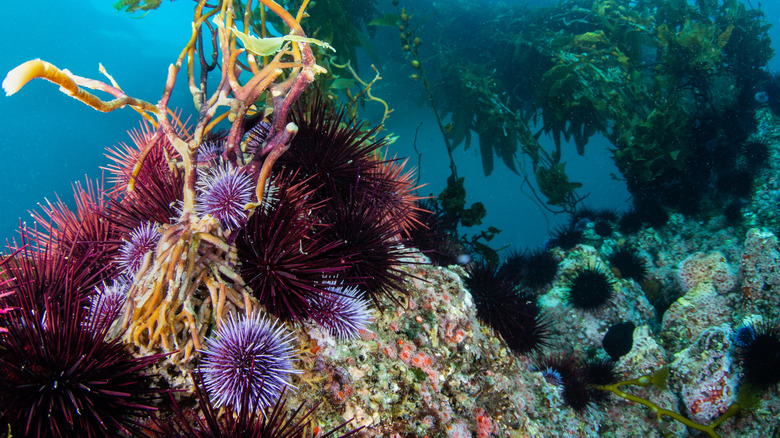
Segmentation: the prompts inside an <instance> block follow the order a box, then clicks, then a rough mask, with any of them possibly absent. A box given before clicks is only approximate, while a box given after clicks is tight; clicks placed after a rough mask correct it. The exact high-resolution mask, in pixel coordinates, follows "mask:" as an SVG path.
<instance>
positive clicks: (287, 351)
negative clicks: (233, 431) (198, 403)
mask: <svg viewBox="0 0 780 438" xmlns="http://www.w3.org/2000/svg"><path fill="white" fill-rule="evenodd" d="M292 339H293V336H292V335H291V334H290V333H288V332H287V331H286V330H285V329H284V326H283V325H281V324H279V325H277V323H276V322H271V321H269V320H268V319H266V318H264V317H263V316H261V315H260V314H259V313H258V312H255V313H254V314H253V315H252V316H250V317H244V316H241V317H238V318H236V317H234V316H232V315H231V317H230V318H229V319H227V320H224V321H223V322H222V326H221V327H220V328H219V329H218V330H217V333H216V336H215V337H213V338H211V339H209V340H208V341H206V342H207V343H206V350H205V351H203V363H202V364H201V367H202V368H201V370H202V373H203V382H204V384H205V386H206V390H207V391H208V393H209V397H210V398H211V399H212V400H214V404H215V405H217V406H230V407H231V408H232V409H234V410H236V411H238V410H240V409H241V404H242V403H241V400H242V398H243V399H246V397H247V391H249V394H248V396H249V401H250V405H252V406H255V405H257V406H259V407H260V408H261V409H265V408H267V407H268V406H271V405H272V404H273V403H275V402H276V400H277V399H279V396H280V395H281V393H282V391H283V390H284V389H285V388H287V387H291V386H292V384H291V383H290V376H291V375H292V374H295V373H297V372H298V371H297V370H296V369H295V368H293V360H294V357H293V346H292V345H291V343H292Z"/></svg>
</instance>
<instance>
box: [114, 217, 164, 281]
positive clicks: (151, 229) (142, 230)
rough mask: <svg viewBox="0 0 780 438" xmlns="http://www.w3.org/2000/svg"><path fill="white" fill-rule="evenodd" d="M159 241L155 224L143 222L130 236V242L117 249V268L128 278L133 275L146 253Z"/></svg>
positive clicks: (158, 233) (125, 242) (127, 241)
mask: <svg viewBox="0 0 780 438" xmlns="http://www.w3.org/2000/svg"><path fill="white" fill-rule="evenodd" d="M159 240H160V232H159V231H158V230H157V225H156V224H153V223H151V222H145V223H143V224H141V225H140V226H139V227H137V228H135V229H134V230H133V232H132V233H131V234H130V240H126V241H124V242H123V243H122V246H120V247H119V257H118V260H117V263H118V264H119V267H120V268H121V269H122V270H123V271H124V273H125V274H127V275H128V276H131V277H132V276H133V275H135V273H136V272H137V271H138V269H139V268H140V267H141V263H142V262H143V260H144V256H145V255H146V253H148V252H149V251H153V250H154V248H155V247H156V246H157V242H158V241H159Z"/></svg>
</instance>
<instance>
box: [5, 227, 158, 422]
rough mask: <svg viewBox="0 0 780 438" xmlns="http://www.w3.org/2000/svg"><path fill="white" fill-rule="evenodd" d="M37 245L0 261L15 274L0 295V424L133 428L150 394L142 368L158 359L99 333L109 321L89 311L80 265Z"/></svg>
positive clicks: (144, 411)
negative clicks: (6, 304)
mask: <svg viewBox="0 0 780 438" xmlns="http://www.w3.org/2000/svg"><path fill="white" fill-rule="evenodd" d="M23 237H26V232H25V231H23ZM39 243H40V242H38V244H39ZM36 246H38V247H40V245H36ZM40 250H41V251H44V252H42V253H39V254H33V253H32V252H31V251H30V250H28V249H25V250H24V251H22V252H21V253H20V254H19V255H18V256H15V257H14V258H13V259H12V260H11V261H10V262H9V263H8V264H7V265H6V266H4V267H3V272H2V276H9V277H11V276H13V277H15V280H13V281H11V282H6V283H4V284H3V285H2V288H0V294H3V293H6V292H13V295H12V298H13V300H12V301H13V303H14V307H15V309H14V311H13V312H9V313H7V314H4V315H1V316H0V319H2V323H1V324H0V325H2V326H5V327H6V328H7V330H8V332H7V333H6V334H5V335H4V336H2V337H0V423H2V424H4V425H8V426H7V427H8V428H9V431H10V434H12V435H13V436H38V437H71V436H72V437H75V436H78V437H102V436H108V435H110V434H115V433H117V432H120V433H121V432H123V433H126V434H132V433H137V432H139V431H140V426H139V422H140V421H141V420H142V419H143V418H144V417H146V416H147V414H148V412H149V411H151V410H153V409H154V408H152V407H151V406H150V401H151V398H152V397H153V395H154V393H155V392H156V391H155V390H152V389H149V386H148V382H147V377H146V376H145V375H144V373H143V371H144V370H145V369H146V368H147V367H148V366H149V365H151V364H152V363H154V362H156V361H157V360H158V359H159V358H160V357H159V356H157V355H153V356H147V357H143V358H135V357H133V356H131V355H130V353H128V352H127V351H126V350H125V345H124V344H123V343H122V342H121V341H120V340H119V339H106V336H107V333H108V329H109V325H110V322H111V321H110V320H108V319H106V318H89V317H88V314H87V310H86V308H85V306H84V293H83V292H81V290H83V287H79V286H80V285H83V278H82V277H81V276H80V274H79V273H78V272H77V271H78V268H79V267H78V266H75V265H69V264H67V263H65V260H64V258H63V256H62V255H60V254H58V253H56V252H53V253H49V252H48V251H46V248H41V249H40ZM74 280H75V281H74ZM9 298H11V297H9ZM4 427H5V426H4ZM10 434H9V436H10Z"/></svg>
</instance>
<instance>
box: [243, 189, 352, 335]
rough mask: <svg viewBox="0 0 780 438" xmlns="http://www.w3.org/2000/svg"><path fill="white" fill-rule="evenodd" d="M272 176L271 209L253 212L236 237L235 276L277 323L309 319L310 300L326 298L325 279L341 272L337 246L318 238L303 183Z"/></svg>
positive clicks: (313, 207) (312, 207)
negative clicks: (237, 263) (275, 190)
mask: <svg viewBox="0 0 780 438" xmlns="http://www.w3.org/2000/svg"><path fill="white" fill-rule="evenodd" d="M290 179H291V178H290V177H289V176H286V177H280V178H276V179H275V180H274V181H273V184H274V185H275V186H276V187H278V189H279V190H278V199H276V200H275V201H274V207H275V208H268V209H257V210H256V211H255V213H254V214H253V215H252V217H251V218H250V219H249V221H248V222H247V224H246V226H245V227H244V228H242V229H241V231H240V232H239V233H238V236H237V238H236V250H237V255H238V260H239V261H240V262H241V265H240V267H239V272H240V274H241V277H242V278H243V279H244V281H246V283H247V285H248V286H249V287H250V288H252V291H253V294H254V296H255V298H257V299H258V300H259V301H260V302H261V303H262V304H263V305H264V306H265V308H266V309H267V310H268V311H269V312H270V313H271V314H273V315H275V316H276V317H278V318H280V319H282V320H285V321H287V320H298V319H302V318H303V319H306V318H311V317H312V316H314V314H313V310H312V300H313V299H315V298H316V297H319V296H323V295H324V296H327V295H329V293H330V292H329V291H328V290H327V288H326V283H325V282H326V281H327V280H328V279H332V278H335V277H337V276H339V275H341V274H343V272H344V271H345V270H346V269H347V267H348V266H349V265H348V262H347V261H345V260H344V259H343V257H337V254H335V253H334V248H336V247H338V245H339V242H338V241H336V240H334V239H331V238H329V237H327V236H325V235H324V231H325V230H324V229H325V228H326V227H325V226H323V225H321V224H319V223H318V221H317V218H316V214H315V211H316V209H317V208H318V207H319V205H312V204H311V203H310V202H308V201H307V200H308V199H310V198H311V191H310V190H308V189H307V188H306V186H305V183H298V184H293V185H291V183H290V182H289V180H290Z"/></svg>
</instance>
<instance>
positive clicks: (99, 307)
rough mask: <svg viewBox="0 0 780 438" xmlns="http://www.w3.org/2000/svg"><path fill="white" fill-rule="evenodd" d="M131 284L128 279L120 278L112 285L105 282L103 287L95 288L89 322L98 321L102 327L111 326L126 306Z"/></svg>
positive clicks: (91, 299) (91, 300)
mask: <svg viewBox="0 0 780 438" xmlns="http://www.w3.org/2000/svg"><path fill="white" fill-rule="evenodd" d="M130 283H131V280H129V279H127V277H119V278H117V279H115V280H114V281H113V282H112V283H111V284H110V285H107V284H106V283H105V282H104V283H103V285H102V286H95V294H94V295H92V297H91V298H90V305H89V321H93V320H95V319H98V322H99V323H100V324H101V325H102V324H105V325H106V326H110V325H111V323H112V322H113V321H114V319H116V317H117V316H119V312H121V310H122V306H124V305H125V301H126V300H127V294H128V292H129V291H130ZM104 320H105V321H104Z"/></svg>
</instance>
